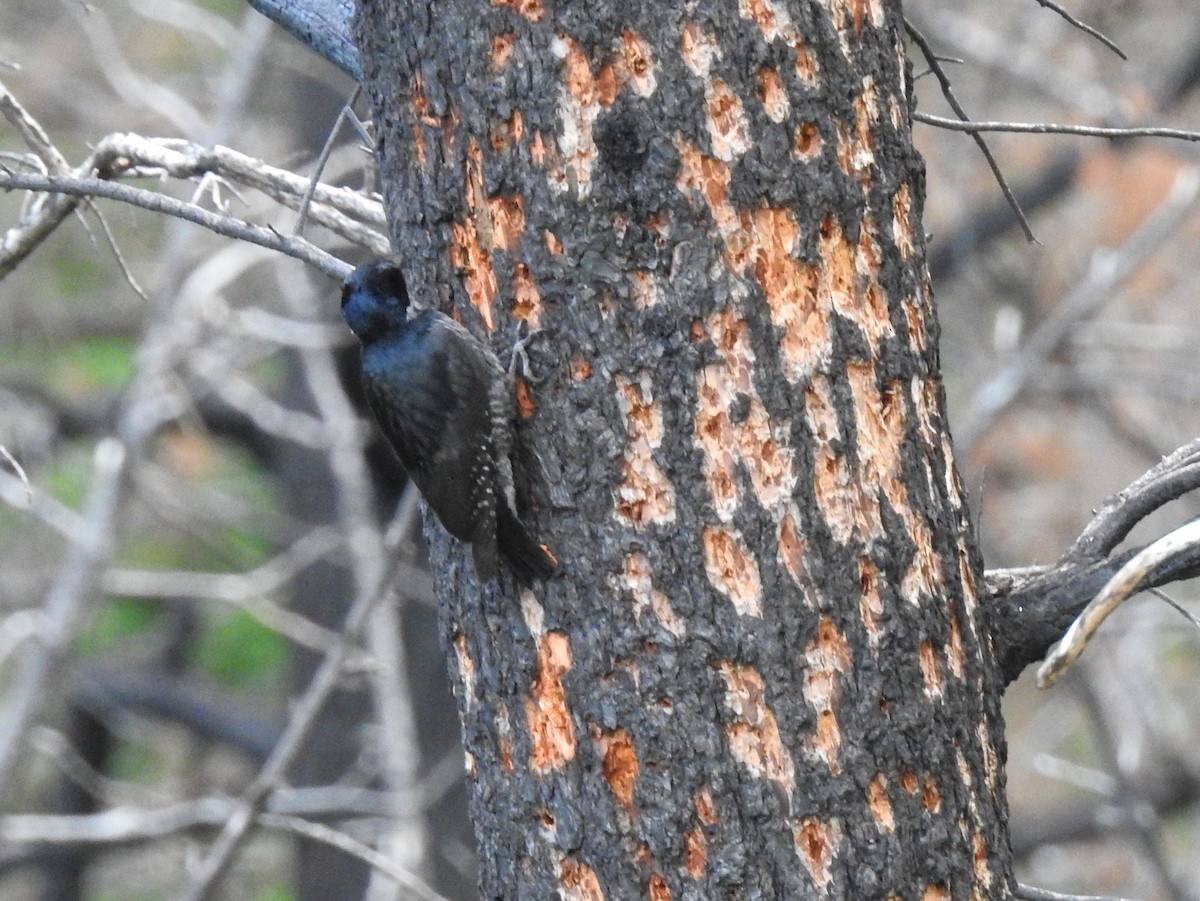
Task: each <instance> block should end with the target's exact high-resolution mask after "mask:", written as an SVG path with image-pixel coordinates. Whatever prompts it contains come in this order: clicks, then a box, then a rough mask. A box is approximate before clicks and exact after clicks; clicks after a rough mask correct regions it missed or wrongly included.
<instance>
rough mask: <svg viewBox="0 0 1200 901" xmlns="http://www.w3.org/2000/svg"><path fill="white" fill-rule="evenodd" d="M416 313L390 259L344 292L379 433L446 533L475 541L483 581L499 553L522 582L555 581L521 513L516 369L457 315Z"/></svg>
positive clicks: (365, 269) (361, 272) (366, 270)
mask: <svg viewBox="0 0 1200 901" xmlns="http://www.w3.org/2000/svg"><path fill="white" fill-rule="evenodd" d="M408 307H409V301H408V288H407V286H406V285H405V282H404V276H403V274H402V273H401V271H400V269H399V267H397V266H396V265H395V264H394V263H391V262H389V261H387V260H376V261H374V262H371V263H367V264H365V265H363V266H359V267H358V268H357V269H355V270H354V271H353V272H352V273H351V274H350V276H349V278H347V279H346V283H345V285H344V287H343V288H342V316H343V317H344V318H345V320H346V324H347V325H349V326H350V330H351V331H352V332H354V334H355V335H357V336H358V339H359V341H361V342H362V374H363V387H364V389H365V391H366V395H367V402H368V403H369V404H370V406H371V410H372V412H374V414H375V420H376V421H377V422H378V423H379V428H380V429H381V430H382V431H383V434H384V435H385V436H386V437H387V439H388V441H389V442H390V443H391V445H392V447H393V448H394V449H395V451H396V454H397V456H399V458H400V462H401V463H403V464H404V468H405V469H406V470H407V471H408V475H409V478H411V479H412V480H413V482H414V483H415V484H416V486H417V488H418V489H420V491H421V494H422V495H423V496H424V498H425V500H426V502H427V503H428V504H429V507H430V509H432V510H433V512H434V513H435V514H437V518H438V520H440V521H441V523H442V525H443V526H445V528H446V531H447V532H449V533H450V534H451V535H453V536H454V537H455V538H458V539H459V540H461V541H466V542H470V544H471V552H472V557H473V559H474V561H475V573H476V575H477V576H478V577H479V579H480V580H481V581H484V582H490V581H492V580H493V579H495V578H496V563H497V557H498V556H499V557H503V558H504V560H505V561H507V563H508V565H509V566H510V567H511V569H512V571H513V574H514V575H515V576H516V577H517V580H518V581H520V582H521V583H522V584H525V585H528V584H529V583H530V582H531V581H532V580H534V579H548V578H549V577H550V576H551V575H553V573H554V571H555V568H556V565H557V564H556V561H555V560H554V557H553V556H552V555H551V554H550V553H549V552H548V551H547V550H546V549H545V548H544V547H542V546H541V545H539V544H538V542H537V541H536V540H535V539H534V538H533V536H532V535H530V534H529V531H528V530H527V529H526V528H525V526H524V524H523V523H522V522H521V520H520V518H519V517H518V515H517V508H516V497H515V491H514V487H513V475H512V462H511V460H510V454H511V451H512V442H513V413H514V403H513V393H512V380H511V378H510V377H509V374H508V372H507V371H506V370H505V369H504V367H503V366H501V365H500V361H499V360H498V359H496V355H495V354H494V353H492V351H491V350H490V349H489V348H488V347H487V345H486V344H484V343H483V342H482V341H480V340H479V339H477V338H476V337H474V336H473V335H472V334H471V333H470V332H468V331H467V330H466V329H465V328H463V327H462V326H461V325H459V324H458V323H457V322H455V321H454V320H453V319H451V318H450V317H449V316H446V315H444V314H442V313H439V312H437V311H436V310H422V311H420V312H418V313H416V314H415V315H414V316H413V317H412V318H411V319H410V318H409V317H408Z"/></svg>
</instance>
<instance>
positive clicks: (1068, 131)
mask: <svg viewBox="0 0 1200 901" xmlns="http://www.w3.org/2000/svg"><path fill="white" fill-rule="evenodd" d="M912 117H913V118H914V119H915V120H916V121H918V122H924V123H925V124H926V125H936V126H937V127H938V128H945V129H946V130H948V131H965V132H969V133H971V134H979V133H983V132H989V131H995V132H1011V133H1013V134H1026V135H1079V136H1081V137H1085V138H1173V139H1175V140H1178V141H1200V131H1186V130H1184V129H1182V128H1151V127H1137V128H1110V127H1108V126H1103V125H1064V124H1062V123H1059V122H962V121H959V120H958V119H947V118H945V117H944V116H934V115H930V114H929V113H922V112H914V113H913V114H912Z"/></svg>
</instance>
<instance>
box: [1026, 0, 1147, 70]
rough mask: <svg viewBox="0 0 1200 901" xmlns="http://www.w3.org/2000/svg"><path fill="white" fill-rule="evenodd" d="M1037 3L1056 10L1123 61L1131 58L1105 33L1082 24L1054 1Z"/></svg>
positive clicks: (1040, 0) (1042, 0)
mask: <svg viewBox="0 0 1200 901" xmlns="http://www.w3.org/2000/svg"><path fill="white" fill-rule="evenodd" d="M1037 2H1038V3H1039V4H1040V5H1041V6H1043V7H1044V8H1046V9H1052V10H1054V11H1055V12H1056V13H1058V14H1059V15H1060V16H1062V17H1063V18H1064V19H1065V20H1066V21H1067V22H1069V23H1070V24H1071V25H1073V26H1075V27H1076V28H1078V29H1079V30H1080V31H1082V32H1083V33H1084V34H1087V35H1091V36H1092V37H1094V38H1095V39H1096V40H1098V41H1099V42H1100V43H1101V44H1103V45H1104V46H1105V47H1107V48H1108V49H1109V50H1111V51H1112V52H1113V53H1115V54H1116V55H1117V56H1119V57H1121V59H1124V60H1127V59H1129V57H1128V56H1126V55H1125V51H1124V50H1122V49H1121V48H1120V47H1118V46H1117V45H1116V43H1114V41H1113V40H1112V38H1110V37H1108V36H1107V35H1105V34H1104V33H1103V32H1101V31H1099V30H1097V29H1095V28H1093V27H1092V26H1091V25H1088V24H1086V23H1085V22H1081V21H1080V20H1079V19H1076V18H1075V17H1074V16H1073V15H1071V14H1070V13H1069V12H1067V11H1066V10H1065V9H1063V8H1062V7H1061V6H1059V5H1058V4H1057V3H1055V2H1054V0H1037Z"/></svg>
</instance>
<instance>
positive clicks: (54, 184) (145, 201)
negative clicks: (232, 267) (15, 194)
mask: <svg viewBox="0 0 1200 901" xmlns="http://www.w3.org/2000/svg"><path fill="white" fill-rule="evenodd" d="M0 188H3V189H8V190H12V189H16V190H20V191H45V192H50V193H53V194H65V195H69V196H72V197H103V198H105V199H108V200H116V201H119V202H121V203H128V204H130V205H131V206H137V207H141V208H142V209H145V210H150V211H151V212H155V213H162V214H165V215H168V216H174V217H176V218H177V219H184V220H186V221H188V222H193V223H195V224H196V225H201V226H203V227H204V228H207V229H208V230H209V231H213V232H216V233H217V234H219V235H222V236H224V237H227V238H236V239H238V240H242V241H249V242H250V243H251V244H258V245H259V246H261V247H266V248H268V249H269V250H275V251H278V252H279V253H283V254H286V255H287V256H290V257H294V258H295V259H297V260H301V261H303V262H305V263H308V264H309V265H310V266H313V267H314V268H316V269H319V270H320V271H321V272H324V273H325V274H326V275H328V276H329V277H330V278H334V279H337V280H338V281H342V280H344V279H345V278H346V276H347V275H349V274H350V270H351V269H352V268H353V267H352V266H350V265H349V264H348V263H343V262H342V261H341V260H339V259H337V258H336V257H334V256H332V255H330V254H328V253H326V252H325V251H323V250H320V249H319V248H317V247H315V246H313V245H312V244H310V243H309V242H307V241H305V240H304V239H303V238H295V237H283V236H282V235H280V234H279V233H278V232H277V231H274V230H273V229H270V228H263V227H262V226H260V225H252V224H251V223H249V222H245V221H244V220H241V219H235V218H233V217H232V216H221V215H218V214H217V213H213V212H210V211H209V210H206V209H204V208H203V207H199V206H196V205H195V204H193V203H185V202H183V201H181V200H176V199H174V198H173V197H167V196H165V195H163V194H158V193H156V192H154V191H146V190H144V189H142V188H134V187H131V186H130V185H121V184H115V183H113V182H111V181H105V180H104V179H102V178H74V177H63V176H54V175H49V176H38V175H26V174H24V173H19V172H14V173H11V174H0Z"/></svg>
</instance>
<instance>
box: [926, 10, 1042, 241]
mask: <svg viewBox="0 0 1200 901" xmlns="http://www.w3.org/2000/svg"><path fill="white" fill-rule="evenodd" d="M904 28H905V30H906V31H907V32H908V36H909V37H910V38H912V40H913V43H914V44H916V45H917V46H918V47H919V48H920V49H921V53H922V54H923V55H924V56H925V61H926V62H927V63H929V70H930V71H931V72H932V73H933V74H934V76H935V77H936V78H937V80H938V84H939V85H941V88H942V96H943V97H945V98H946V102H947V103H949V104H950V108H951V109H952V110H954V113H955V115H956V116H958V118H959V119H961V120H962V121H963V122H968V123H969V122H970V121H971V120H970V117H969V116H968V115H967V113H966V110H964V109H963V108H962V105H961V104H960V103H959V102H958V98H957V97H955V96H954V88H953V86H952V85H951V83H950V78H949V76H947V75H946V71H945V70H944V69H943V68H942V64H941V62H940V61H939V60H940V57H938V55H937V54H936V53H934V51H933V48H932V47H931V46H930V45H929V42H928V41H926V40H925V36H924V35H923V34H921V32H920V31H919V30H918V29H917V27H916V26H915V25H913V24H912V23H911V22H910V21H908V20H907V19H905V20H904ZM915 115H916V114H915V113H914V116H915ZM951 121H952V120H951ZM971 136H972V138H973V139H974V141H975V143H976V145H977V146H978V147H979V151H980V153H982V154H983V158H984V159H985V160H987V164H988V168H990V169H991V170H992V175H993V176H994V177H995V179H996V183H997V184H998V185H999V186H1000V191H1001V192H1002V193H1003V194H1004V199H1005V200H1007V201H1008V205H1009V206H1010V207H1012V211H1013V213H1014V215H1016V217H1017V221H1018V222H1019V223H1021V230H1022V231H1023V232H1025V237H1026V238H1027V239H1028V240H1030V241H1032V242H1034V243H1037V238H1035V237H1034V234H1033V229H1031V228H1030V227H1029V221H1028V220H1027V219H1026V218H1025V213H1024V211H1023V210H1022V209H1021V205H1020V204H1019V203H1017V198H1016V197H1015V196H1014V195H1013V192H1012V188H1010V187H1009V186H1008V182H1007V181H1006V180H1005V178H1004V173H1003V172H1001V171H1000V164H999V163H997V162H996V158H995V157H994V156H992V149H991V148H990V147H988V145H987V142H986V141H984V140H983V137H982V136H981V135H980V134H978V133H977V132H973V133H972V135H971Z"/></svg>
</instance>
